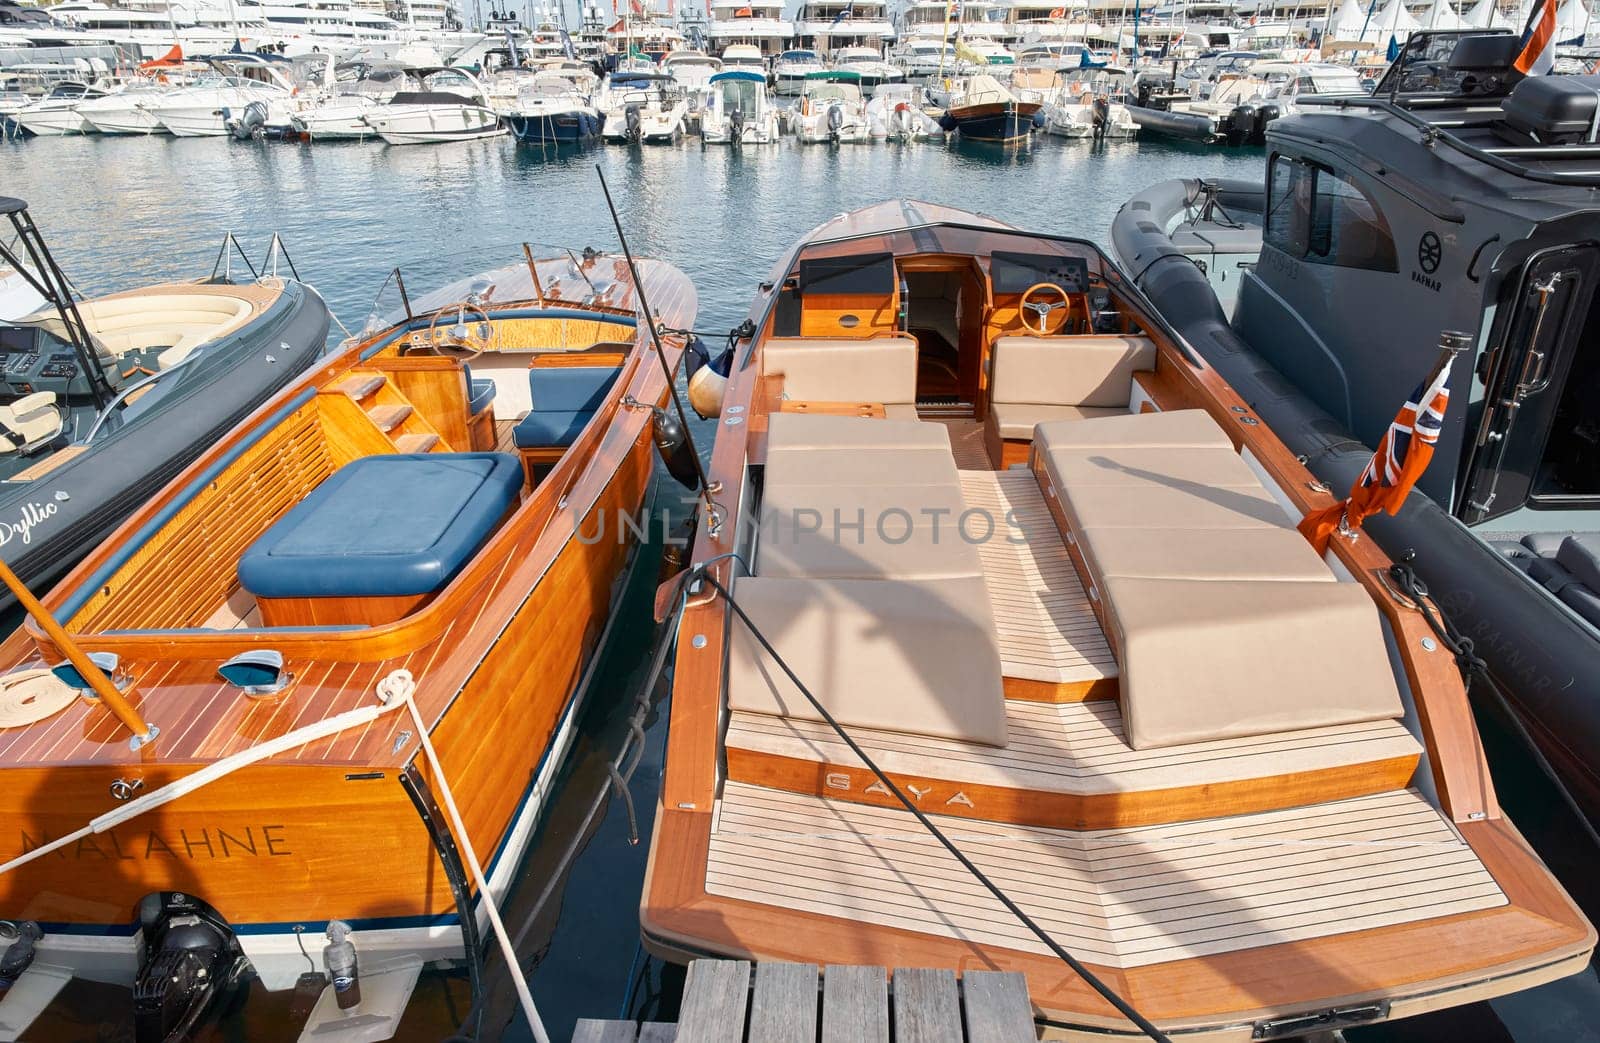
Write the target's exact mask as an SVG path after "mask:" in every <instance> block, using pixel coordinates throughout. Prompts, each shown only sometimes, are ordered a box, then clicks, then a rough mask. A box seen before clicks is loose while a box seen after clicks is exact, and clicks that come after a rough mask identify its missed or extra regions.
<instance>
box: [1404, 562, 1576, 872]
mask: <svg viewBox="0 0 1600 1043" xmlns="http://www.w3.org/2000/svg"><path fill="white" fill-rule="evenodd" d="M1389 576H1390V578H1391V579H1393V580H1394V583H1395V586H1396V587H1398V588H1400V592H1401V593H1402V594H1404V595H1405V596H1406V597H1408V598H1410V599H1411V600H1412V601H1414V602H1416V605H1417V610H1418V611H1419V612H1421V613H1422V618H1423V619H1425V620H1427V622H1428V626H1429V627H1430V628H1431V629H1432V630H1433V632H1434V633H1435V634H1437V635H1438V637H1439V640H1440V641H1441V642H1443V644H1444V646H1445V647H1446V648H1447V649H1449V650H1450V653H1451V654H1452V655H1454V656H1455V660H1456V666H1457V668H1458V669H1460V671H1461V681H1462V683H1463V684H1464V685H1465V686H1466V690H1467V694H1468V695H1470V694H1471V693H1472V682H1473V681H1474V680H1478V681H1481V682H1482V683H1483V687H1484V688H1486V689H1488V691H1489V694H1490V695H1492V696H1494V699H1495V703H1496V704H1497V705H1498V706H1499V708H1500V711H1501V715H1502V716H1503V717H1505V718H1506V719H1507V720H1508V721H1510V722H1511V728H1512V730H1513V731H1515V732H1516V735H1517V738H1518V739H1519V740H1520V741H1521V742H1522V744H1523V746H1525V747H1527V750H1528V752H1529V753H1530V754H1532V755H1533V760H1534V763H1535V764H1537V765H1538V766H1539V770H1540V771H1541V772H1543V773H1544V776H1545V778H1547V779H1549V780H1550V784H1551V785H1552V786H1554V787H1555V790H1556V793H1557V794H1559V795H1560V797H1561V800H1562V802H1563V803H1564V804H1566V806H1567V809H1568V810H1569V811H1571V812H1572V814H1573V816H1574V817H1575V818H1577V820H1578V824H1579V825H1580V826H1582V827H1583V831H1584V833H1585V834H1586V835H1587V836H1588V837H1589V842H1590V843H1591V844H1593V845H1594V846H1595V849H1596V850H1600V832H1596V830H1595V827H1594V823H1593V822H1591V821H1589V816H1588V815H1587V814H1586V813H1585V812H1584V810H1583V808H1582V807H1580V806H1579V804H1578V801H1577V799H1576V798H1575V797H1573V795H1572V791H1571V790H1569V789H1567V786H1566V784H1565V783H1564V782H1562V781H1561V776H1560V775H1559V774H1558V773H1557V772H1556V769H1555V765H1553V764H1551V763H1550V761H1549V759H1548V758H1547V757H1545V755H1544V751H1543V750H1541V749H1540V748H1539V744H1538V742H1536V741H1535V740H1534V738H1533V735H1532V733H1530V732H1529V731H1528V727H1527V725H1526V724H1524V723H1523V721H1522V716H1521V715H1520V714H1518V713H1517V711H1516V709H1515V708H1514V707H1513V706H1512V705H1511V700H1510V699H1509V698H1507V697H1506V693H1505V690H1504V689H1502V688H1501V687H1500V686H1499V685H1498V684H1497V683H1495V679H1494V677H1493V676H1492V675H1490V673H1489V664H1488V662H1486V661H1485V660H1484V658H1483V657H1482V656H1480V655H1478V653H1477V649H1476V646H1475V645H1474V644H1473V641H1472V638H1470V637H1468V636H1467V635H1466V634H1463V633H1462V632H1461V631H1460V630H1458V629H1457V628H1456V625H1455V624H1454V623H1452V622H1451V621H1450V618H1449V617H1448V616H1446V615H1445V614H1444V610H1443V609H1440V608H1439V607H1438V606H1437V605H1436V604H1435V603H1434V602H1433V599H1432V598H1431V597H1430V596H1429V594H1428V585H1427V584H1426V583H1424V582H1423V581H1422V577H1420V576H1418V575H1417V571H1416V570H1415V569H1413V568H1412V567H1411V565H1410V564H1409V563H1408V562H1396V563H1395V564H1393V565H1391V566H1389Z"/></svg>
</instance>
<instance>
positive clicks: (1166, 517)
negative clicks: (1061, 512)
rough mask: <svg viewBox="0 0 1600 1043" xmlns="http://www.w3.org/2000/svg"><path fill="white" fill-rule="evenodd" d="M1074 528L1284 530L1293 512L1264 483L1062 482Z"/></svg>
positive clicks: (1068, 512) (1058, 485)
mask: <svg viewBox="0 0 1600 1043" xmlns="http://www.w3.org/2000/svg"><path fill="white" fill-rule="evenodd" d="M1056 488H1057V489H1063V488H1064V489H1066V490H1067V493H1066V496H1065V498H1064V500H1063V503H1064V504H1065V505H1066V508H1067V516H1068V517H1069V518H1070V519H1071V520H1072V527H1073V529H1074V531H1078V530H1082V529H1095V528H1113V527H1114V528H1124V529H1263V528H1265V529H1282V528H1289V527H1290V523H1289V516H1288V515H1287V514H1286V513H1284V510H1283V508H1282V507H1281V506H1279V505H1278V501H1276V500H1274V499H1273V498H1272V497H1271V496H1270V495H1268V494H1267V491H1266V490H1265V489H1263V488H1261V486H1260V485H1259V484H1258V485H1255V486H1254V487H1251V486H1243V485H1240V486H1202V485H1194V486H1191V487H1188V488H1185V487H1182V486H1176V485H1170V484H1166V483H1163V482H1160V481H1154V480H1146V481H1140V482H1135V483H1131V484H1127V485H1090V486H1085V487H1083V488H1081V489H1080V488H1075V487H1072V486H1070V485H1069V486H1063V485H1061V483H1059V482H1057V483H1056Z"/></svg>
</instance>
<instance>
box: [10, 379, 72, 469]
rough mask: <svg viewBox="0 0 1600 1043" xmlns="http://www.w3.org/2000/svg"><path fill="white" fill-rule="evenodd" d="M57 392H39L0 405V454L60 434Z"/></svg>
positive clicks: (41, 442) (37, 443) (48, 439)
mask: <svg viewBox="0 0 1600 1043" xmlns="http://www.w3.org/2000/svg"><path fill="white" fill-rule="evenodd" d="M61 425H62V417H61V410H60V409H58V408H56V393H55V392H54V391H36V392H34V393H33V394H31V395H26V396H24V397H22V398H19V399H17V400H16V401H15V402H12V403H11V404H10V405H3V406H0V454H5V453H14V452H17V451H18V450H21V449H26V448H28V447H30V446H36V445H41V444H43V443H46V442H49V441H50V440H52V439H54V438H55V437H56V436H57V435H59V434H60V433H61Z"/></svg>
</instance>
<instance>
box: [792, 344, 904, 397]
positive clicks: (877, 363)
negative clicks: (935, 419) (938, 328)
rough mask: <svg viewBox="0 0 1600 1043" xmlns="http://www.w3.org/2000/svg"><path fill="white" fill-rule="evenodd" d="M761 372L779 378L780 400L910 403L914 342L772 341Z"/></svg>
mask: <svg viewBox="0 0 1600 1043" xmlns="http://www.w3.org/2000/svg"><path fill="white" fill-rule="evenodd" d="M761 372H762V374H763V375H765V376H775V375H777V374H780V373H781V374H782V375H783V394H784V396H785V397H787V398H790V399H794V400H797V401H809V402H915V401H916V400H917V342H916V341H915V340H912V339H911V338H910V337H874V338H872V339H870V340H828V339H823V338H820V337H774V338H771V339H769V340H768V341H767V342H766V344H765V345H764V346H763V347H762V350H761Z"/></svg>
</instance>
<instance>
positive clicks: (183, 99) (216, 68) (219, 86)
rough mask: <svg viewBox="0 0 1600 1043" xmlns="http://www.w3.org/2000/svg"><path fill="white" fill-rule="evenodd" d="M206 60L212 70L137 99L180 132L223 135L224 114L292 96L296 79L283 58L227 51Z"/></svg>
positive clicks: (170, 129) (185, 135)
mask: <svg viewBox="0 0 1600 1043" xmlns="http://www.w3.org/2000/svg"><path fill="white" fill-rule="evenodd" d="M206 61H207V64H209V65H210V66H211V69H212V71H213V72H214V73H215V74H216V75H215V76H213V77H210V78H207V79H202V80H198V81H196V82H195V83H194V84H192V85H191V86H188V87H180V88H178V89H177V90H173V91H168V92H166V93H165V94H163V95H161V96H159V97H157V98H154V99H150V100H143V99H141V100H140V102H139V106H140V107H141V108H143V109H145V110H146V111H148V112H149V113H150V114H151V115H152V116H154V117H155V118H156V119H157V120H158V121H160V123H161V126H162V127H163V128H165V129H166V130H167V131H168V132H170V133H172V134H174V135H176V136H178V137H180V138H192V137H223V136H225V135H226V134H227V133H228V120H229V118H230V117H231V116H236V115H239V114H241V113H243V112H244V110H245V108H246V107H248V106H249V105H250V103H251V102H256V101H260V102H269V103H270V102H273V101H287V100H288V99H290V98H292V97H293V96H294V93H295V90H296V87H297V85H296V83H295V82H294V80H293V78H292V77H291V74H290V73H291V67H290V65H289V63H288V62H287V61H286V60H283V59H279V58H271V59H269V58H266V57H263V56H261V55H255V54H229V55H226V56H223V57H217V58H209V59H206Z"/></svg>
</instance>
